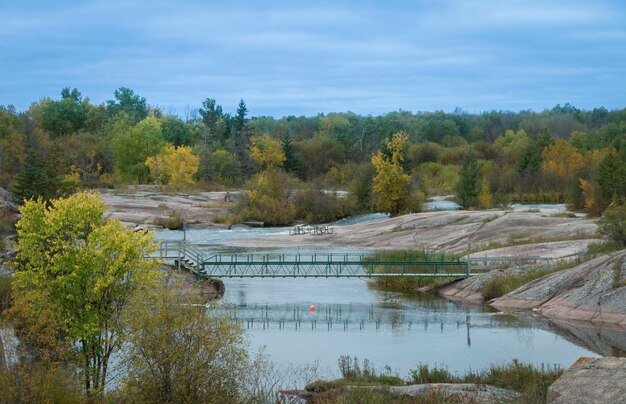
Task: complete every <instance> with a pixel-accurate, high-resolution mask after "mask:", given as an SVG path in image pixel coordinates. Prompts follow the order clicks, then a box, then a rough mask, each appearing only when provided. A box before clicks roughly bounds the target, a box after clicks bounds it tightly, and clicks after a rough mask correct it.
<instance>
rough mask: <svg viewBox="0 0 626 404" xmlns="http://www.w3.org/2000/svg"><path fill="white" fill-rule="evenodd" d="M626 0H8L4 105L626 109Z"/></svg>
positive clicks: (0, 100) (0, 48)
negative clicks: (124, 98) (133, 96)
mask: <svg viewBox="0 0 626 404" xmlns="http://www.w3.org/2000/svg"><path fill="white" fill-rule="evenodd" d="M83 3H85V4H83ZM625 4H626V2H624V1H600V0H596V1H575V0H567V1H543V0H542V1H539V0H533V1H515V0H507V1H493V0H492V1H467V0H463V1H460V0H459V1H434V0H432V1H396V2H394V1H389V0H387V1H363V0H361V1H329V2H324V1H317V0H316V1H300V2H297V1H267V0H265V1H215V2H210V1H197V2H194V1H184V2H183V1H181V2H174V1H163V2H160V1H155V0H151V1H145V2H140V1H136V2H133V1H114V0H106V1H92V2H83V1H62V0H54V1H49V0H46V1H39V2H31V1H27V0H17V1H7V0H0V105H2V104H5V105H6V104H13V105H15V106H16V107H17V108H18V110H23V109H26V108H27V107H28V105H29V104H30V102H32V101H35V100H38V99H40V98H42V97H46V96H48V97H53V98H59V97H60V91H61V89H62V88H63V87H68V86H69V87H77V88H78V89H79V90H80V91H81V92H82V93H83V95H84V96H88V97H89V98H90V99H91V101H92V102H96V103H100V102H102V101H105V100H107V99H111V98H112V95H113V91H114V90H115V89H116V88H119V87H121V86H126V87H130V88H132V89H133V90H134V91H135V92H136V93H138V94H140V95H142V96H144V97H146V98H147V100H148V103H149V104H151V105H156V106H159V107H161V108H162V109H164V110H165V111H166V112H175V113H178V114H180V115H183V114H184V110H185V108H186V107H191V108H197V107H199V106H200V104H201V102H202V100H204V99H205V98H207V97H210V98H215V99H216V100H217V102H218V103H219V104H222V105H223V106H224V109H225V110H226V111H234V109H235V108H236V104H237V102H238V101H239V99H240V98H243V99H245V100H246V103H247V104H248V109H249V111H250V113H251V114H252V115H255V116H258V115H274V116H283V115H290V114H295V115H313V114H317V113H319V112H332V111H335V112H339V111H354V112H357V113H361V114H381V113H385V112H389V111H394V110H398V109H403V110H409V111H414V112H415V111H433V110H444V111H452V110H453V109H454V108H455V107H457V106H458V107H461V108H463V109H464V110H466V111H471V112H478V111H483V110H492V109H496V110H501V109H506V110H515V111H517V110H521V109H533V110H543V109H544V108H551V107H553V106H554V105H556V104H557V103H561V104H563V103H566V102H569V103H572V104H574V105H576V106H578V107H581V108H593V107H597V106H605V107H607V108H609V109H612V108H623V107H625V106H626V6H625Z"/></svg>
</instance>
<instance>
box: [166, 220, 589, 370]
mask: <svg viewBox="0 0 626 404" xmlns="http://www.w3.org/2000/svg"><path fill="white" fill-rule="evenodd" d="M380 216H383V215H380ZM380 216H376V215H374V216H372V215H365V216H362V217H360V218H352V221H353V222H360V221H363V222H365V221H372V220H380ZM337 225H339V224H337ZM288 230H289V229H288V228H273V229H263V228H260V229H259V228H257V229H252V228H237V229H232V230H226V229H217V228H208V229H192V230H188V231H187V240H189V241H191V242H193V243H196V244H201V245H203V248H204V249H205V250H207V251H212V252H217V251H229V250H231V249H232V247H231V246H230V245H229V244H230V241H232V240H234V239H237V238H251V237H259V236H263V235H272V234H286V233H287V232H288ZM159 238H162V239H181V238H182V232H176V231H162V232H159ZM304 251H307V252H309V251H319V252H325V253H328V252H345V251H346V250H341V249H333V250H328V249H326V250H312V249H311V248H310V247H307V248H297V247H294V248H291V249H289V250H283V252H304ZM351 251H353V252H354V251H355V250H354V249H352V250H351ZM224 283H225V286H226V293H225V295H224V298H223V299H222V301H221V302H220V308H219V310H220V311H222V312H223V313H225V314H226V315H229V316H231V317H232V318H233V319H234V320H236V321H239V322H240V324H242V326H243V328H244V329H245V330H246V333H247V335H248V337H249V340H250V345H251V346H250V349H251V351H252V352H255V351H256V350H258V349H259V348H261V347H265V351H266V353H267V354H268V355H269V356H270V358H271V359H272V360H273V361H275V362H276V363H277V365H278V366H281V367H282V366H287V365H294V366H296V367H304V366H306V365H310V364H311V363H313V362H317V363H319V367H320V370H321V371H320V376H321V377H336V376H338V367H337V359H338V358H339V356H341V355H350V356H357V357H359V358H361V359H363V358H368V359H369V360H370V361H372V362H373V363H374V364H375V365H376V366H377V367H378V368H382V367H383V366H385V365H389V366H390V367H391V368H392V369H394V370H395V371H397V372H398V374H399V375H400V376H406V375H407V374H408V372H409V370H411V369H416V368H417V366H418V364H420V363H427V364H429V365H435V364H439V365H442V364H443V365H445V366H447V367H448V369H449V370H450V371H452V372H465V371H468V370H470V369H474V370H476V369H482V368H485V367H488V366H489V365H490V364H492V363H501V362H504V361H509V360H511V359H519V360H521V361H524V362H531V363H535V364H537V365H539V364H542V363H547V364H557V365H560V366H562V367H568V366H570V365H571V364H572V363H573V362H574V361H575V360H576V359H578V358H579V357H580V356H592V357H593V356H598V354H596V353H594V352H592V351H591V350H589V349H587V348H585V346H587V345H586V342H585V341H584V340H582V339H579V338H578V337H574V336H573V335H572V334H571V333H568V332H561V331H559V330H558V329H557V328H556V327H555V326H554V325H553V324H551V323H550V322H548V321H546V320H543V319H541V318H539V317H535V316H529V315H516V316H513V315H507V314H503V313H498V312H495V311H493V310H492V309H490V308H488V307H486V306H484V307H483V306H476V305H461V304H457V303H453V302H451V301H448V300H446V299H443V298H439V297H435V296H431V295H419V296H406V295H402V294H399V293H393V292H384V291H380V290H378V289H376V288H375V287H373V286H372V285H371V284H369V283H368V282H366V281H365V280H363V279H336V278H329V279H323V278H320V279H314V278H307V279H224ZM311 305H313V306H314V308H315V310H314V312H311V311H310V308H311ZM594 338H595V337H594Z"/></svg>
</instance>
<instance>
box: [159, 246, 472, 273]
mask: <svg viewBox="0 0 626 404" xmlns="http://www.w3.org/2000/svg"><path fill="white" fill-rule="evenodd" d="M159 256H160V257H161V258H173V259H174V260H176V261H177V262H178V264H179V265H181V263H182V265H184V266H186V267H188V268H189V269H191V270H192V271H193V272H194V273H196V275H198V276H199V277H211V278H361V277H368V278H466V277H468V276H470V270H469V265H468V262H467V261H466V260H462V259H454V260H451V259H449V258H446V257H444V256H443V255H441V256H431V255H428V254H424V253H415V254H398V255H388V254H383V255H381V254H324V253H312V254H276V253H267V254H258V253H256V254H214V255H210V256H206V257H205V256H204V253H203V252H202V251H200V250H199V249H198V248H197V247H195V246H193V245H190V244H189V243H186V242H184V241H181V242H172V241H167V242H163V243H162V244H161V246H160V247H159Z"/></svg>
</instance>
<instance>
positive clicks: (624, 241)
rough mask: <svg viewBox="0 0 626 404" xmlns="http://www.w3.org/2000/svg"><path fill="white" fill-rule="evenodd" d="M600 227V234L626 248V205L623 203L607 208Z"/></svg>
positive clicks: (599, 223)
mask: <svg viewBox="0 0 626 404" xmlns="http://www.w3.org/2000/svg"><path fill="white" fill-rule="evenodd" d="M598 226H599V230H598V231H599V232H600V234H602V235H605V236H607V237H609V239H610V240H612V241H614V242H615V243H617V244H618V245H620V246H622V247H624V246H626V204H625V203H624V202H623V201H622V202H621V203H619V204H613V205H611V206H609V207H608V208H606V210H605V211H604V213H602V217H601V218H600V220H598Z"/></svg>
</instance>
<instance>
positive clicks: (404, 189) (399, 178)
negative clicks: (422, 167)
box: [372, 132, 411, 215]
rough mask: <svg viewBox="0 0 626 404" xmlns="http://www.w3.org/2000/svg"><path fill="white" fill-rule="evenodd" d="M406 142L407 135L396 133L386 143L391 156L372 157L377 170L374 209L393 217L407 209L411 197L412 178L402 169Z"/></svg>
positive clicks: (383, 154) (379, 153) (374, 181)
mask: <svg viewBox="0 0 626 404" xmlns="http://www.w3.org/2000/svg"><path fill="white" fill-rule="evenodd" d="M406 142H407V135H406V134H405V133H402V132H400V133H396V134H394V135H393V137H392V138H391V139H390V140H388V141H387V143H386V147H387V150H388V151H389V153H390V156H389V155H387V154H385V153H383V152H382V151H379V152H378V153H377V154H376V155H375V156H374V157H372V165H373V166H374V168H375V169H376V176H375V177H374V180H373V185H372V188H373V196H374V207H375V208H376V209H379V210H381V211H383V212H388V213H391V214H393V215H397V214H398V213H400V212H402V211H403V210H404V209H406V208H407V206H408V197H409V195H410V189H409V185H410V182H411V177H410V176H409V175H408V174H407V173H405V172H404V169H403V168H402V162H403V161H404V154H403V151H404V146H405V144H406Z"/></svg>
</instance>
